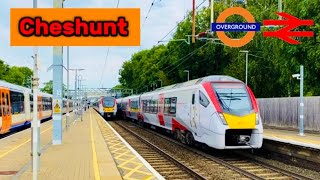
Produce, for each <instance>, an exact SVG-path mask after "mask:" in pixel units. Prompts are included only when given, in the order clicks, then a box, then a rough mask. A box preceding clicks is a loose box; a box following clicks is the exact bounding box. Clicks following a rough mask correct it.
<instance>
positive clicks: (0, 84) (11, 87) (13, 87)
mask: <svg viewBox="0 0 320 180" xmlns="http://www.w3.org/2000/svg"><path fill="white" fill-rule="evenodd" d="M0 87H4V88H8V89H9V90H11V91H15V92H20V93H24V92H28V93H29V94H32V90H31V89H29V88H26V87H23V86H19V85H16V84H12V83H9V82H6V81H3V80H0ZM38 94H39V95H44V96H47V97H52V94H49V93H45V92H41V91H39V92H38Z"/></svg>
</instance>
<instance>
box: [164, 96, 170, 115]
mask: <svg viewBox="0 0 320 180" xmlns="http://www.w3.org/2000/svg"><path fill="white" fill-rule="evenodd" d="M164 113H165V114H169V113H170V99H169V98H165V99H164Z"/></svg>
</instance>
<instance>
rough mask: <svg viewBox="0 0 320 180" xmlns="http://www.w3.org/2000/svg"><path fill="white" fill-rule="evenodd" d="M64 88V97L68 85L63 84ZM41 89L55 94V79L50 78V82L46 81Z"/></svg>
mask: <svg viewBox="0 0 320 180" xmlns="http://www.w3.org/2000/svg"><path fill="white" fill-rule="evenodd" d="M62 89H63V90H62V91H63V92H62V96H63V97H64V95H65V92H66V90H67V87H66V85H65V84H63V86H62ZM41 91H42V92H45V93H48V94H53V81H52V80H50V81H49V82H46V83H44V87H43V88H41Z"/></svg>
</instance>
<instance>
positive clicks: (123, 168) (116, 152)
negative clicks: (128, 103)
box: [96, 118, 157, 180]
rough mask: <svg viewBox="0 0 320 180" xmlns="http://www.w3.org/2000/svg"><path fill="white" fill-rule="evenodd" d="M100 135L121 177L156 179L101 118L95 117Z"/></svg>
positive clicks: (133, 179)
mask: <svg viewBox="0 0 320 180" xmlns="http://www.w3.org/2000/svg"><path fill="white" fill-rule="evenodd" d="M96 119H97V121H98V124H99V127H100V130H101V132H102V135H103V137H104V139H105V141H106V143H107V145H108V148H109V151H110V152H111V154H112V156H113V159H114V160H115V162H116V164H117V167H118V170H119V172H120V174H121V175H122V177H123V179H126V180H141V179H145V180H149V179H157V178H156V177H155V176H154V175H153V174H152V173H151V172H150V170H149V169H148V168H146V167H145V165H144V164H143V163H142V162H141V161H140V160H139V159H138V158H137V157H136V156H135V155H134V154H133V153H132V152H131V150H130V149H128V148H127V146H126V145H125V144H124V143H123V142H122V141H121V140H120V139H119V138H118V137H117V136H116V134H115V133H114V132H113V131H112V130H111V129H110V128H109V127H108V126H107V125H106V124H105V123H104V122H102V121H103V120H102V119H101V118H96Z"/></svg>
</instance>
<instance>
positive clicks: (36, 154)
mask: <svg viewBox="0 0 320 180" xmlns="http://www.w3.org/2000/svg"><path fill="white" fill-rule="evenodd" d="M37 7H38V1H37V0H33V8H37ZM33 53H34V56H32V58H33V60H34V65H33V77H32V90H33V119H32V130H31V139H32V143H31V149H32V151H31V155H32V177H33V180H36V179H37V178H38V171H39V170H40V121H39V120H38V86H39V78H38V47H36V46H35V47H34V49H33Z"/></svg>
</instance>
